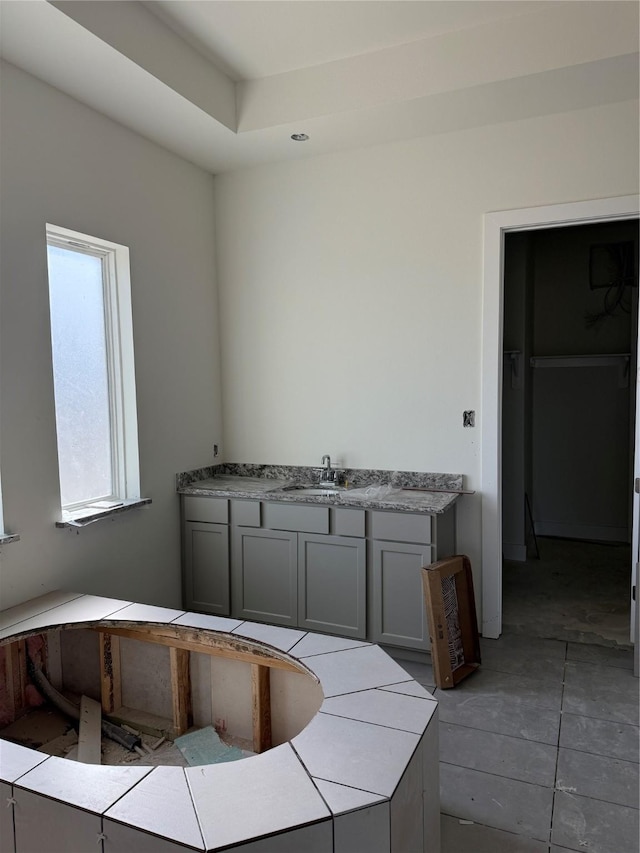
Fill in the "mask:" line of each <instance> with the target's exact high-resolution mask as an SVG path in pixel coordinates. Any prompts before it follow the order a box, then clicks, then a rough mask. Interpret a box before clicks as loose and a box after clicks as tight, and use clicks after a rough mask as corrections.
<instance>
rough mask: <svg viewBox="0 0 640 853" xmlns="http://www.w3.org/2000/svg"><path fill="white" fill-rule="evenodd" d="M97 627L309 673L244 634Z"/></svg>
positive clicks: (133, 637)
mask: <svg viewBox="0 0 640 853" xmlns="http://www.w3.org/2000/svg"><path fill="white" fill-rule="evenodd" d="M94 630H96V631H100V632H101V633H102V632H106V633H109V634H110V635H111V636H112V637H127V638H128V639H130V640H141V641H142V642H145V643H158V644H160V645H161V646H169V647H170V648H176V649H184V650H185V651H189V652H201V653H202V654H208V655H217V656H219V657H224V658H230V659H231V660H241V661H244V662H245V663H260V664H262V665H263V666H267V667H275V668H276V669H285V670H288V671H289V672H297V673H303V674H306V675H308V672H307V670H306V669H304V667H302V666H299V665H298V664H295V663H294V662H293V661H291V660H289V659H287V658H285V657H284V656H283V657H278V652H277V651H276V650H275V649H264V648H262V647H260V646H258V645H253V644H252V643H251V642H250V641H246V640H243V639H242V638H241V637H238V638H235V637H230V636H229V635H228V634H224V635H223V634H215V633H213V632H210V631H203V630H200V629H199V628H185V627H183V626H180V627H172V626H171V625H162V626H154V627H150V626H148V625H146V626H145V627H144V628H138V627H135V628H134V627H131V628H128V627H127V628H123V627H114V626H111V625H109V626H108V627H106V626H105V627H97V628H94Z"/></svg>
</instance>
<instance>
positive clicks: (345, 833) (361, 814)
mask: <svg viewBox="0 0 640 853" xmlns="http://www.w3.org/2000/svg"><path fill="white" fill-rule="evenodd" d="M390 833H391V830H390V818H389V803H388V802H386V803H380V805H377V806H370V807H369V808H365V809H358V810H357V811H355V812H351V813H349V814H345V815H341V816H340V817H337V818H335V819H334V830H333V839H334V848H333V849H334V853H391V849H392V848H391V834H390ZM405 849H406V850H409V849H412V850H413V849H414V848H408V847H407V848H405ZM415 849H416V850H419V849H420V848H415Z"/></svg>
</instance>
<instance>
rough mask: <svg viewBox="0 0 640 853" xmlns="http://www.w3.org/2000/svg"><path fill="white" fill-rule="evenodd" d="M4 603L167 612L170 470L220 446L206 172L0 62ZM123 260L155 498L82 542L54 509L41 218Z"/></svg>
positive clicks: (175, 519)
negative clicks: (50, 594)
mask: <svg viewBox="0 0 640 853" xmlns="http://www.w3.org/2000/svg"><path fill="white" fill-rule="evenodd" d="M1 107H2V150H1V157H2V159H1V162H0V167H1V179H2V196H1V198H2V201H1V205H2V206H1V210H0V213H1V216H2V267H1V274H2V279H1V284H2V291H1V293H2V303H1V309H2V317H1V320H2V327H1V347H2V349H1V358H2V361H1V366H2V375H1V393H2V397H1V404H2V407H1V411H0V414H1V421H0V425H1V433H0V436H1V451H2V456H1V459H0V465H1V469H0V470H1V473H2V492H3V503H4V514H5V522H6V527H7V530H10V531H11V532H16V533H19V534H20V536H21V541H19V542H15V543H11V544H9V545H6V546H4V548H3V549H2V555H1V557H0V559H1V560H2V575H1V590H0V593H1V596H2V607H9V606H11V605H12V604H13V603H16V602H18V601H22V600H25V599H28V598H30V597H32V596H35V595H38V594H40V593H42V592H45V591H47V590H50V589H55V588H66V589H75V590H78V591H81V592H91V593H99V594H104V595H109V596H116V597H125V598H130V599H134V600H138V601H145V602H150V603H157V604H164V605H173V606H176V605H178V604H179V603H180V600H181V596H180V535H179V508H178V498H177V495H176V493H175V474H176V472H178V471H183V470H187V469H189V468H194V467H198V466H201V465H205V464H210V463H211V461H212V448H213V443H214V442H220V441H221V432H220V400H219V397H220V379H219V345H218V337H217V294H216V286H215V266H214V245H213V241H214V233H213V232H214V228H213V179H212V178H211V176H210V175H208V174H207V173H205V172H203V171H202V170H200V169H198V168H196V167H194V166H192V165H190V164H188V163H186V162H185V161H184V160H182V159H180V158H179V157H177V156H175V155H173V154H170V153H168V152H167V151H165V150H164V149H162V148H160V147H158V146H156V145H154V144H152V143H150V142H147V141H145V140H143V139H142V138H141V137H139V136H137V135H136V134H135V133H132V132H131V131H129V130H126V129H125V128H123V127H122V126H120V125H118V124H115V123H114V122H112V121H110V120H109V119H107V118H105V117H103V116H101V115H99V114H98V113H96V112H94V111H93V110H91V109H89V108H87V107H85V106H83V105H81V104H80V103H78V102H77V101H74V100H72V99H71V98H69V97H67V96H66V95H63V94H61V93H60V92H58V91H56V90H54V89H52V88H50V87H49V86H47V85H45V84H43V83H41V82H39V81H37V80H36V79H35V78H33V77H30V76H29V75H27V74H25V73H23V72H22V71H19V70H18V69H16V68H14V67H13V66H10V65H3V67H2V99H1ZM46 222H52V223H54V224H56V225H61V226H64V227H67V228H72V229H75V230H78V231H82V232H85V233H87V234H90V235H95V236H98V237H103V238H106V239H107V240H113V241H115V242H118V243H124V244H126V245H127V246H129V248H130V252H131V273H132V299H133V326H134V345H135V359H136V382H137V399H138V427H139V444H140V465H141V487H142V493H143V495H144V496H146V497H151V498H152V500H153V503H152V504H151V505H150V506H148V507H144V508H142V509H139V510H135V511H132V512H130V513H126V514H123V515H122V516H117V517H115V518H114V519H113V520H110V521H103V522H100V523H98V524H95V525H92V526H90V527H88V528H86V529H84V530H82V531H81V532H80V533H78V534H76V533H75V532H70V531H67V530H57V529H55V528H54V522H55V520H56V519H58V518H59V516H60V504H59V489H58V471H57V454H56V439H55V420H54V405H53V388H52V373H51V349H50V338H49V326H48V285H47V274H46V248H45V223H46Z"/></svg>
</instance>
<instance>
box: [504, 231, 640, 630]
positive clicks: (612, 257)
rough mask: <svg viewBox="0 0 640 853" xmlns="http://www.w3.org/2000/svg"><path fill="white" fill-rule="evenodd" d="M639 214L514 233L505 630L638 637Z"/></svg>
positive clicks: (509, 293)
mask: <svg viewBox="0 0 640 853" xmlns="http://www.w3.org/2000/svg"><path fill="white" fill-rule="evenodd" d="M637 269H638V223H637V221H634V220H626V221H621V222H604V223H602V222H601V223H592V224H580V225H573V226H566V227H564V228H549V229H536V230H533V231H519V232H514V233H508V234H506V235H505V243H504V324H503V345H504V346H503V352H504V362H503V377H502V389H503V391H502V498H503V500H502V553H503V558H504V564H503V625H504V627H505V628H507V629H508V630H509V631H512V632H513V631H515V632H521V633H525V634H529V635H533V636H543V637H551V638H554V639H560V640H573V641H577V642H587V643H592V644H599V645H611V646H616V645H618V646H620V645H622V646H627V645H628V644H629V642H630V608H629V589H630V585H631V538H632V499H631V495H632V493H633V488H632V484H633V456H634V453H633V451H634V422H635V383H634V382H633V381H631V377H634V376H635V375H636V367H637V365H636V353H637V338H638V277H637Z"/></svg>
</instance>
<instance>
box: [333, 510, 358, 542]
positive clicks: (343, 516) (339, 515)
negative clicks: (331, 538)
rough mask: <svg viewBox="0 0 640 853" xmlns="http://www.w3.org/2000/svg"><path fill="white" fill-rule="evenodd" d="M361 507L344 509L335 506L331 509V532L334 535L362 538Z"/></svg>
mask: <svg viewBox="0 0 640 853" xmlns="http://www.w3.org/2000/svg"><path fill="white" fill-rule="evenodd" d="M364 513H365V511H364V510H363V509H344V508H342V507H335V508H333V509H332V510H331V532H332V533H333V534H334V535H335V536H358V537H360V538H361V539H364V535H365V534H364V530H365V527H364Z"/></svg>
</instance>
